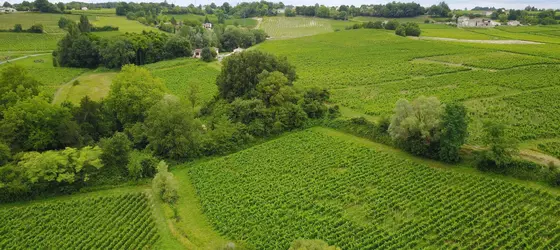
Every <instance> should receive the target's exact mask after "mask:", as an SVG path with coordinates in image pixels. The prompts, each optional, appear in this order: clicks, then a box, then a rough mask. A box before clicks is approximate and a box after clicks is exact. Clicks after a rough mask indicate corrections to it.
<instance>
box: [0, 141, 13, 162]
mask: <svg viewBox="0 0 560 250" xmlns="http://www.w3.org/2000/svg"><path fill="white" fill-rule="evenodd" d="M11 159H12V152H11V150H10V147H8V145H6V144H4V143H2V142H0V166H3V165H5V164H8V162H9V161H10V160H11Z"/></svg>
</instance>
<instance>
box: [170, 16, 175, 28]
mask: <svg viewBox="0 0 560 250" xmlns="http://www.w3.org/2000/svg"><path fill="white" fill-rule="evenodd" d="M169 22H170V23H171V24H173V26H176V25H177V20H176V19H175V17H174V16H172V17H171V20H170V21H169Z"/></svg>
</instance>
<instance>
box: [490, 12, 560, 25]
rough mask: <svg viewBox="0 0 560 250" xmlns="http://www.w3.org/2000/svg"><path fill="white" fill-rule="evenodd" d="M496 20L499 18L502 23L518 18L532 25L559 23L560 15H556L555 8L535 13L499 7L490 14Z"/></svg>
mask: <svg viewBox="0 0 560 250" xmlns="http://www.w3.org/2000/svg"><path fill="white" fill-rule="evenodd" d="M490 17H491V18H492V19H494V20H499V21H500V22H502V23H505V22H507V21H512V20H517V21H519V22H521V23H524V24H531V25H537V24H542V25H552V24H558V20H559V19H560V17H558V16H556V11H555V10H541V11H540V12H539V13H537V14H534V13H531V12H530V11H528V10H513V9H512V10H509V11H506V10H504V9H499V10H496V11H494V12H492V15H491V16H490Z"/></svg>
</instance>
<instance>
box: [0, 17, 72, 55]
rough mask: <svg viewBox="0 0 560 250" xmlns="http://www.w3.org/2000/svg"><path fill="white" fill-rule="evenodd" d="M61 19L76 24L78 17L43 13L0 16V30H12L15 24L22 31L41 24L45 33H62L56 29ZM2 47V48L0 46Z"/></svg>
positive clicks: (59, 29)
mask: <svg viewBox="0 0 560 250" xmlns="http://www.w3.org/2000/svg"><path fill="white" fill-rule="evenodd" d="M61 17H65V18H69V19H71V20H73V21H76V22H78V21H79V20H80V16H79V15H63V14H44V13H32V12H29V13H25V12H22V13H12V14H5V15H0V29H13V28H14V25H15V24H21V25H22V27H23V29H29V27H31V25H34V24H42V25H43V28H44V31H45V33H47V34H50V33H63V32H64V30H62V29H61V28H59V27H58V20H59V19H60V18H61ZM2 47H3V46H2Z"/></svg>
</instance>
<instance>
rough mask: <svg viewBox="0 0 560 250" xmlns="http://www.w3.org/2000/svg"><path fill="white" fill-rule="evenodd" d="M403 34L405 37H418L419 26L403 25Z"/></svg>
mask: <svg viewBox="0 0 560 250" xmlns="http://www.w3.org/2000/svg"><path fill="white" fill-rule="evenodd" d="M403 26H404V28H405V30H404V33H405V34H406V36H420V33H421V30H420V26H418V24H417V23H412V22H409V23H405V24H404V25H403Z"/></svg>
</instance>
